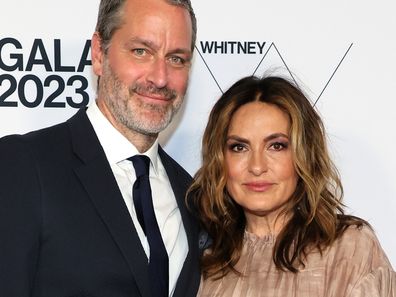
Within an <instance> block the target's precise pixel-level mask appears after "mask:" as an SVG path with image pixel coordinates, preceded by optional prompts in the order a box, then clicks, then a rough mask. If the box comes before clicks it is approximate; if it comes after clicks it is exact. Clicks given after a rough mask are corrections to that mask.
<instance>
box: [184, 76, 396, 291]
mask: <svg viewBox="0 0 396 297" xmlns="http://www.w3.org/2000/svg"><path fill="white" fill-rule="evenodd" d="M202 155H203V158H202V167H201V168H200V169H199V171H198V172H197V174H196V176H195V182H194V183H193V185H192V186H191V188H190V196H189V199H190V201H191V202H192V204H194V207H195V209H197V211H198V218H199V219H200V221H201V223H202V225H203V227H204V228H205V229H206V231H207V232H208V233H209V236H210V237H211V239H212V244H211V245H210V247H209V248H208V249H207V250H206V252H205V253H204V255H203V257H202V262H201V263H202V272H203V274H202V282H201V287H200V290H199V293H198V296H200V297H206V296H208V297H209V296H248V297H259V296H273V297H276V296H278V297H289V296H304V297H318V296H329V297H330V296H337V297H338V296H353V297H358V296H359V297H362V296H382V297H391V296H395V294H396V275H395V272H394V271H393V269H392V267H391V265H390V263H389V261H388V259H387V257H386V255H385V254H384V252H383V250H382V249H381V246H380V244H379V242H378V240H377V238H376V236H375V234H374V232H373V230H372V229H371V227H370V226H369V225H368V223H367V222H366V221H364V220H363V219H360V218H358V217H354V216H351V215H347V214H345V213H344V205H343V203H342V196H343V191H342V184H341V181H340V179H339V176H338V173H337V170H336V168H335V167H334V165H333V163H332V161H331V159H330V157H329V154H328V151H327V146H326V134H325V129H324V126H323V123H322V121H321V119H320V117H319V115H318V113H317V112H316V111H315V109H314V108H313V107H312V105H311V104H310V102H309V100H308V99H307V98H306V97H305V96H304V94H303V93H302V92H301V90H300V89H299V88H297V87H296V86H294V85H293V84H292V83H290V82H288V81H287V80H285V79H282V78H279V77H267V78H263V79H259V78H256V77H246V78H243V79H241V80H239V81H238V82H236V83H235V84H234V85H233V86H231V88H230V89H229V90H228V91H226V92H225V93H224V94H223V96H222V97H221V98H220V99H219V100H218V101H217V103H216V104H215V106H214V107H213V109H212V112H211V114H210V117H209V122H208V124H207V127H206V130H205V133H204V137H203V141H202Z"/></svg>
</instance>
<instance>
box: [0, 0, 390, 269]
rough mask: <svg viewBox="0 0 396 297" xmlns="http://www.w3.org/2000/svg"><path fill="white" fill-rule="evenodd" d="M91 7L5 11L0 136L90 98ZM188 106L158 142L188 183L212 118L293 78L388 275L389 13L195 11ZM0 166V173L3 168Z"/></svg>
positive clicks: (363, 5)
mask: <svg viewBox="0 0 396 297" xmlns="http://www.w3.org/2000/svg"><path fill="white" fill-rule="evenodd" d="M98 3H99V1H98V0H84V1H80V0H69V1H53V0H36V1H30V0H17V1H3V3H2V4H1V9H0V136H4V135H7V134H11V133H25V132H27V131H30V130H33V129H38V128H41V127H46V126H49V125H52V124H54V123H58V122H61V121H64V120H65V119H67V118H69V117H70V116H71V115H72V114H74V113H75V112H76V109H77V108H79V107H82V106H86V105H87V104H89V103H91V102H92V101H93V99H94V98H95V88H96V81H95V77H94V75H93V73H92V68H91V60H90V38H91V36H92V33H93V30H94V27H95V22H96V14H97V8H98ZM193 5H194V8H195V11H196V15H197V19H198V38H197V43H196V51H195V57H194V65H193V68H192V72H191V79H190V87H189V91H188V94H187V98H186V102H185V104H184V106H183V108H182V110H181V112H180V113H179V114H178V115H177V118H176V120H175V121H174V122H173V123H172V125H171V126H170V127H169V128H168V129H167V130H166V131H165V132H164V133H162V135H161V143H162V144H163V145H164V146H165V148H166V150H167V151H168V152H169V153H170V154H171V155H172V156H173V157H174V158H175V159H177V160H178V161H179V162H180V163H181V164H182V165H183V166H184V167H185V168H186V169H187V170H188V171H189V172H190V173H191V174H194V173H195V171H196V170H197V168H198V167H199V165H200V141H201V136H202V132H203V129H204V126H205V124H206V121H207V117H208V113H209V111H210V109H211V107H212V105H213V103H214V101H215V100H216V99H217V98H218V97H219V96H220V94H221V92H222V91H224V90H225V89H226V88H228V87H229V86H230V85H231V84H232V83H233V82H234V81H235V80H237V79H239V78H240V77H242V76H246V75H251V74H253V73H255V74H257V75H262V74H264V73H275V74H282V75H287V76H289V77H290V78H292V79H294V80H295V81H296V82H298V84H299V85H300V86H301V87H302V88H303V89H304V90H305V91H306V93H307V94H309V96H310V98H311V100H312V103H313V104H315V105H316V107H317V109H318V110H319V112H320V114H321V115H322V116H323V119H324V122H325V124H326V127H327V131H328V135H329V145H330V148H331V152H332V154H333V157H334V160H335V163H336V164H337V166H338V168H339V170H340V173H341V175H342V179H343V182H344V186H345V202H346V204H347V205H348V206H349V209H348V212H350V213H352V214H355V215H358V216H361V217H363V218H365V219H367V220H368V221H369V222H370V223H371V224H372V225H373V227H374V228H375V230H376V232H377V235H378V237H379V238H380V241H381V243H382V245H383V247H384V249H385V251H386V252H387V254H388V255H389V258H390V260H391V262H392V264H393V266H396V236H395V232H394V226H396V136H395V129H396V92H395V88H396V76H395V69H396V39H395V33H396V31H395V30H396V18H395V17H394V11H395V10H396V4H395V3H394V2H393V1H390V0H378V1H358V0H350V1H337V0H336V1H327V2H323V1H322V2H321V1H314V0H311V1H306V0H302V1H293V0H286V1H263V0H249V1H236V0H231V1H230V0H217V1H212V0H196V1H194V2H193ZM0 166H1V164H0Z"/></svg>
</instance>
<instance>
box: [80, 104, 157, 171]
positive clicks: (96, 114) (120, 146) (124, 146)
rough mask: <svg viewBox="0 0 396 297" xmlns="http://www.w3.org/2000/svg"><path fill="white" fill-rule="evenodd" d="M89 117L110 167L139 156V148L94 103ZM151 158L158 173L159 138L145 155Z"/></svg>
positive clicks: (90, 107) (89, 108) (89, 111)
mask: <svg viewBox="0 0 396 297" xmlns="http://www.w3.org/2000/svg"><path fill="white" fill-rule="evenodd" d="M87 116H88V119H89V120H90V122H91V124H92V126H93V128H94V130H95V133H96V135H97V137H98V139H99V142H100V144H101V145H102V147H103V150H104V152H105V155H106V157H107V160H108V161H109V163H110V165H112V164H117V163H118V162H121V161H124V160H126V159H128V158H129V157H132V156H134V155H139V154H140V153H139V151H138V150H137V148H136V147H135V146H134V145H133V144H132V143H131V142H129V140H128V139H127V138H126V137H125V136H124V135H122V134H121V133H120V132H119V131H118V130H117V129H116V128H114V126H113V125H112V124H111V123H110V122H109V120H108V119H107V118H106V117H105V116H104V115H103V113H102V112H101V111H100V109H99V107H98V106H97V104H96V102H95V101H94V102H93V103H92V104H91V105H89V107H88V109H87ZM143 155H146V156H147V157H149V158H150V161H151V164H152V165H153V168H154V171H155V173H158V138H157V139H156V141H155V142H154V143H153V145H152V146H151V147H150V148H149V149H148V150H147V151H146V152H144V153H143Z"/></svg>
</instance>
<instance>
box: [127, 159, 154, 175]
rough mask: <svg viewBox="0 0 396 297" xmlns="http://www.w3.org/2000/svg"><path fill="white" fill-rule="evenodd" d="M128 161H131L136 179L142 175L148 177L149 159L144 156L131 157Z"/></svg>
mask: <svg viewBox="0 0 396 297" xmlns="http://www.w3.org/2000/svg"><path fill="white" fill-rule="evenodd" d="M128 160H129V161H132V163H133V167H135V172H136V177H140V176H142V175H149V168H150V158H149V157H147V156H145V155H135V156H133V157H130V158H128Z"/></svg>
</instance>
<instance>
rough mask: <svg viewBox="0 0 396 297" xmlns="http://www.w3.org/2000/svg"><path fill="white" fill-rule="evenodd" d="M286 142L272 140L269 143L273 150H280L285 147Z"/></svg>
mask: <svg viewBox="0 0 396 297" xmlns="http://www.w3.org/2000/svg"><path fill="white" fill-rule="evenodd" d="M287 145H288V144H287V143H282V142H274V143H273V144H271V146H270V148H271V149H273V150H275V151H281V150H283V149H285V148H287Z"/></svg>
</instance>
